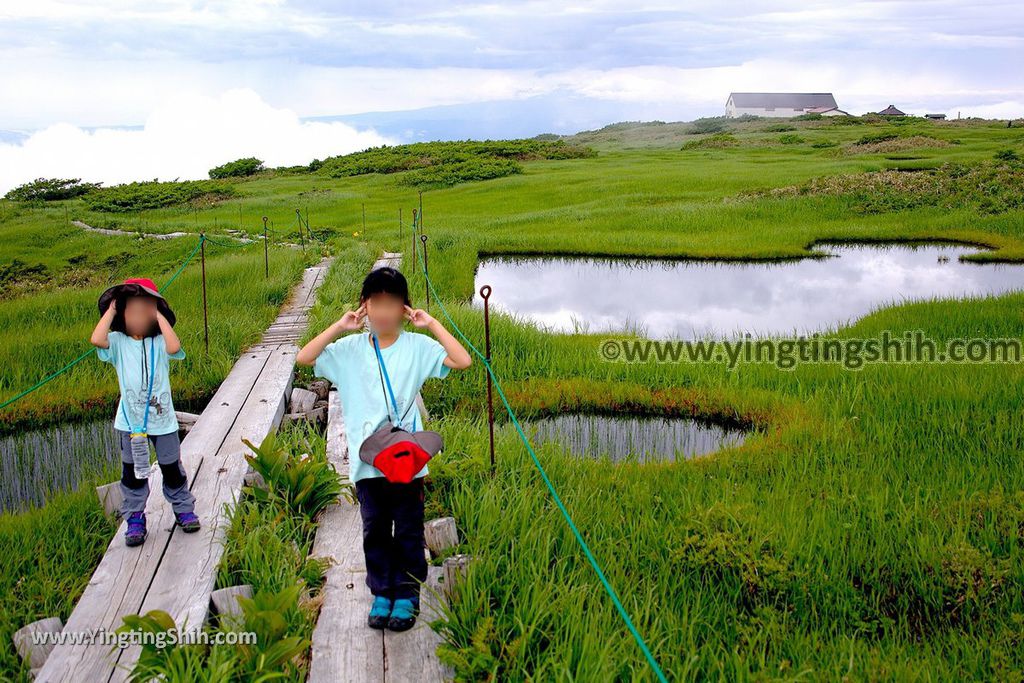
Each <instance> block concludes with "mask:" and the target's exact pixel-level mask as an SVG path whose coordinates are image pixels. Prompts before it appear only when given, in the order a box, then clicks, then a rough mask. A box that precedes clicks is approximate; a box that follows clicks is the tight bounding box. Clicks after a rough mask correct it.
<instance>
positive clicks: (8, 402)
mask: <svg viewBox="0 0 1024 683" xmlns="http://www.w3.org/2000/svg"><path fill="white" fill-rule="evenodd" d="M204 239H206V238H205V237H200V238H199V244H197V245H196V247H195V249H193V250H192V253H190V254H189V255H188V257H187V258H186V259H185V261H184V263H182V264H181V266H180V267H179V268H178V270H177V271H175V273H174V275H172V276H171V279H170V280H168V281H167V282H166V283H164V286H163V287H160V288H159V289H158V291H160V292H162V291H164V290H165V289H167V288H168V287H170V286H171V283H173V282H174V280H175V279H177V277H178V276H179V275H180V274H181V271H183V270H185V266H187V265H188V264H189V262H190V261H191V260H192V259H193V257H195V255H196V252H197V251H199V248H200V247H202V246H203V240H204ZM93 352H94V349H89V350H88V351H86V352H85V353H83V354H82V355H81V356H79V357H78V358H76V359H74V360H73V361H71V362H70V363H68V364H67V365H65V366H64V367H62V368H61V369H60V370H57V371H56V372H54V373H52V374H50V375H47V376H46V377H44V378H43V379H41V380H39V381H38V382H36V383H35V385H33V386H31V387H29V388H28V389H26V390H25V391H23V392H21V393H20V394H18V395H17V396H13V397H11V398H9V399H7V400H6V401H4V402H3V403H0V410H3V409H4V408H6V407H7V406H9V405H11V404H12V403H14V402H15V401H17V400H18V399H20V398H23V397H24V396H28V395H29V394H31V393H32V392H33V391H35V390H36V389H38V388H39V387H41V386H43V385H44V384H46V383H47V382H49V381H50V380H53V379H56V378H57V377H60V376H61V375H63V374H64V373H65V372H67V371H68V370H70V369H71V368H73V367H75V366H76V365H78V363H80V362H81V361H83V360H85V359H86V358H88V357H89V356H90V355H92V353H93Z"/></svg>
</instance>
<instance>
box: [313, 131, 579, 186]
mask: <svg viewBox="0 0 1024 683" xmlns="http://www.w3.org/2000/svg"><path fill="white" fill-rule="evenodd" d="M596 154H597V153H596V152H595V151H594V150H593V149H591V148H590V147H584V146H580V145H570V144H568V143H566V142H564V141H563V140H554V141H550V140H537V139H533V140H484V141H475V140H466V141H462V142H416V143H412V144H408V145H397V146H394V147H392V146H388V145H384V146H381V147H372V148H370V149H367V150H364V151H362V152H355V153H353V154H346V155H343V156H336V157H329V158H327V159H324V160H323V161H318V160H315V161H314V162H313V163H312V164H310V167H309V169H310V171H311V172H312V171H316V172H319V173H323V174H324V175H328V176H331V177H334V178H342V177H347V176H354V175H363V174H366V173H400V172H402V171H412V170H416V169H421V168H428V167H433V166H444V165H448V164H465V163H466V162H474V161H475V162H478V163H481V164H482V166H488V165H487V164H483V162H486V161H494V160H511V161H529V160H536V159H578V158H586V157H593V156H596ZM469 168H471V167H470V166H463V167H462V168H461V170H459V171H457V172H456V173H454V174H451V175H452V176H455V175H459V174H464V175H466V176H467V179H473V178H472V176H473V175H474V173H472V172H468V173H467V169H469ZM490 168H491V172H494V170H495V169H497V168H498V166H490ZM502 168H504V173H503V175H508V173H509V172H510V170H509V169H511V168H512V166H510V165H508V164H506V165H505V166H503V167H502ZM511 172H514V171H511ZM441 175H442V176H443V175H445V174H441ZM487 177H494V176H492V175H487ZM416 182H418V181H416Z"/></svg>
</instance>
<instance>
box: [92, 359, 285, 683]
mask: <svg viewBox="0 0 1024 683" xmlns="http://www.w3.org/2000/svg"><path fill="white" fill-rule="evenodd" d="M296 353H298V349H297V348H295V347H294V346H290V347H287V348H285V349H282V350H279V351H277V352H275V353H273V354H272V355H271V358H270V360H269V361H268V362H267V364H266V366H265V367H264V369H263V372H262V373H261V374H260V377H259V378H258V379H257V381H256V383H255V385H254V387H253V391H252V392H251V393H250V394H249V396H248V398H247V399H246V402H245V404H244V405H243V406H242V410H241V411H240V412H239V416H238V419H237V420H236V421H235V423H234V425H233V426H232V428H231V431H230V432H229V433H228V435H227V437H226V438H225V439H224V443H223V444H222V446H221V447H220V448H219V449H218V451H217V452H216V453H214V454H211V455H207V456H206V458H205V460H204V461H203V467H202V468H201V470H200V471H199V475H198V477H197V478H196V482H195V483H194V484H193V486H192V493H193V494H194V495H195V497H196V509H195V512H196V515H198V517H199V519H200V520H201V521H202V524H203V526H202V528H201V529H200V530H199V531H198V532H196V533H193V534H186V533H184V532H182V531H180V530H173V529H172V534H171V538H170V541H169V543H168V546H167V551H166V552H165V553H164V556H163V558H162V561H161V562H160V564H159V566H158V567H157V568H156V571H155V573H154V575H153V578H152V581H151V583H150V585H149V587H148V590H147V592H146V594H145V597H144V599H143V601H142V605H141V607H140V608H139V609H138V610H137V613H138V614H145V613H146V612H149V611H150V610H154V609H159V610H163V611H165V612H167V613H168V614H170V615H171V617H172V618H173V619H174V623H175V624H176V625H177V626H178V628H180V629H182V630H189V629H200V628H202V626H203V624H204V623H205V621H206V617H207V614H208V612H209V605H210V594H211V593H212V592H213V587H214V583H215V581H216V575H217V567H218V566H219V565H220V560H221V557H223V554H224V537H225V535H226V533H227V527H228V517H227V510H226V508H227V507H230V506H233V505H234V503H235V502H236V501H237V497H238V493H239V492H240V490H241V488H242V480H243V478H244V477H245V473H246V470H247V469H248V463H246V461H245V458H244V457H243V456H244V453H246V452H249V451H248V448H247V447H246V446H245V444H243V443H242V438H247V439H249V440H250V441H253V442H254V443H259V442H260V441H262V440H263V438H264V437H266V435H267V434H269V433H270V432H271V431H273V430H274V429H276V428H277V426H278V425H279V424H280V422H281V417H282V416H283V415H284V411H285V405H286V403H287V393H288V389H289V388H290V386H291V375H292V371H293V368H294V367H295V354H296ZM136 659H138V649H137V648H134V647H132V648H128V649H125V650H122V651H120V653H119V657H118V662H119V664H128V666H119V668H118V669H117V670H116V671H114V673H113V675H112V676H111V678H110V680H111V681H121V680H126V679H127V674H128V673H129V672H130V669H129V666H130V664H131V663H134V662H135V660H136Z"/></svg>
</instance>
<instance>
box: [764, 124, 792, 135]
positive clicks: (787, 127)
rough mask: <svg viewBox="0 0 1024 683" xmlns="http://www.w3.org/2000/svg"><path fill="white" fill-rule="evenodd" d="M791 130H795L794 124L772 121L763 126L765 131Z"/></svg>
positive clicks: (780, 131)
mask: <svg viewBox="0 0 1024 683" xmlns="http://www.w3.org/2000/svg"><path fill="white" fill-rule="evenodd" d="M791 130H796V126H793V125H790V124H788V123H772V124H769V125H767V126H765V127H764V132H766V133H785V132H787V131H791Z"/></svg>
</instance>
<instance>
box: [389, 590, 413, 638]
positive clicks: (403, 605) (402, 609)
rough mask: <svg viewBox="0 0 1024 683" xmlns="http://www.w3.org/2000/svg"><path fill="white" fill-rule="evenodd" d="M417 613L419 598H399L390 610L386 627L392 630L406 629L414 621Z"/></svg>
mask: <svg viewBox="0 0 1024 683" xmlns="http://www.w3.org/2000/svg"><path fill="white" fill-rule="evenodd" d="M419 613H420V599H419V598H399V599H398V600H395V606H394V608H393V609H392V610H391V618H390V619H388V628H389V629H391V630H392V631H408V630H409V629H411V628H412V625H413V624H415V623H416V615H417V614H419Z"/></svg>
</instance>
